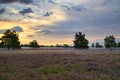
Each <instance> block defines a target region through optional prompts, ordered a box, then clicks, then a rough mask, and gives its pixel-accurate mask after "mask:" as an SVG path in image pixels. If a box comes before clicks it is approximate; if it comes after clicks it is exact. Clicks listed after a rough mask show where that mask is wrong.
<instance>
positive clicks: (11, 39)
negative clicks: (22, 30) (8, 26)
mask: <svg viewBox="0 0 120 80" xmlns="http://www.w3.org/2000/svg"><path fill="white" fill-rule="evenodd" d="M2 45H3V46H5V47H7V48H8V49H10V48H12V49H20V48H21V46H20V41H19V37H18V34H17V32H16V31H14V30H13V31H11V30H6V32H5V33H4V34H3V36H2Z"/></svg>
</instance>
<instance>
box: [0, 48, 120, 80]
mask: <svg viewBox="0 0 120 80" xmlns="http://www.w3.org/2000/svg"><path fill="white" fill-rule="evenodd" d="M0 80H120V51H119V50H118V51H116V50H113V51H110V50H74V49H64V50H55V49H54V50H47V49H46V50H15V51H12V50H11V51H7V50H6V51H4V50H3V51H0Z"/></svg>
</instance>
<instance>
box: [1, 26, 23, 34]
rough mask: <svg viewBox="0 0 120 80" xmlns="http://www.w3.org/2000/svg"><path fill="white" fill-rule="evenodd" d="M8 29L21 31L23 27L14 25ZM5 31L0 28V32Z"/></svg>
mask: <svg viewBox="0 0 120 80" xmlns="http://www.w3.org/2000/svg"><path fill="white" fill-rule="evenodd" d="M10 30H15V31H16V32H23V29H22V28H21V27H20V26H14V27H13V28H11V29H10ZM5 31H6V29H0V34H3V33H4V32H5Z"/></svg>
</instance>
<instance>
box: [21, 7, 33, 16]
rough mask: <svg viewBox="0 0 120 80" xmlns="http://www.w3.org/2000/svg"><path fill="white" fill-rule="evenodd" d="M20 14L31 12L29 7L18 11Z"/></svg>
mask: <svg viewBox="0 0 120 80" xmlns="http://www.w3.org/2000/svg"><path fill="white" fill-rule="evenodd" d="M19 13H20V14H22V15H24V14H26V13H33V11H32V9H31V8H27V9H23V10H21V11H20V12H19Z"/></svg>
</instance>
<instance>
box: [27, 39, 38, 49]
mask: <svg viewBox="0 0 120 80" xmlns="http://www.w3.org/2000/svg"><path fill="white" fill-rule="evenodd" d="M29 46H30V47H33V48H39V47H40V46H39V44H38V42H37V41H36V40H33V41H32V42H30V43H29Z"/></svg>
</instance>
